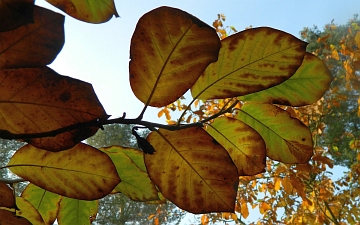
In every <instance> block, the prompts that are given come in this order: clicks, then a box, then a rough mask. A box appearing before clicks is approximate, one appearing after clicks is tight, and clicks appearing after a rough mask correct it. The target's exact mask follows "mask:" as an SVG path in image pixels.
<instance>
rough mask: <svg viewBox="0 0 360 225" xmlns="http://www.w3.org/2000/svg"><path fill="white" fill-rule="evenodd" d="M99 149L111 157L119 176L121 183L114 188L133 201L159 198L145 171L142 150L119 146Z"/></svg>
mask: <svg viewBox="0 0 360 225" xmlns="http://www.w3.org/2000/svg"><path fill="white" fill-rule="evenodd" d="M100 150H102V151H104V152H105V153H106V154H107V155H108V156H109V157H110V158H111V159H112V161H113V162H114V164H115V166H116V169H117V173H118V174H119V176H120V177H121V183H120V184H118V185H117V186H116V187H115V190H117V191H118V192H121V193H123V194H124V195H126V196H127V197H129V198H130V199H131V200H134V201H154V200H159V197H158V191H157V189H156V187H155V185H154V183H153V182H152V181H151V180H150V177H149V175H148V173H147V172H146V168H145V163H144V155H143V152H141V151H139V150H136V149H132V148H125V147H121V146H111V147H107V148H101V149H100ZM144 169H145V170H144Z"/></svg>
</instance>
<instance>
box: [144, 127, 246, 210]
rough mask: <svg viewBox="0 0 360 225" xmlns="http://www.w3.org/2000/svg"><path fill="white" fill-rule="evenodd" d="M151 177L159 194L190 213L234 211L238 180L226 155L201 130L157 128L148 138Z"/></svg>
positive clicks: (146, 156) (148, 162) (148, 160)
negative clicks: (151, 153)
mask: <svg viewBox="0 0 360 225" xmlns="http://www.w3.org/2000/svg"><path fill="white" fill-rule="evenodd" d="M148 140H149V142H150V143H151V144H152V145H153V146H154V147H155V150H156V152H155V153H154V154H153V155H150V154H146V155H145V165H146V168H147V169H148V172H149V175H150V178H151V180H152V181H154V183H155V184H156V186H157V187H158V188H159V189H160V191H161V193H162V194H163V195H164V196H165V197H166V198H167V199H169V200H170V201H172V202H173V203H174V204H176V205H177V206H179V207H180V208H182V209H184V210H186V211H189V212H191V213H208V212H233V211H234V207H235V198H236V193H237V189H238V183H239V178H238V174H237V168H236V166H235V165H234V163H233V162H232V160H231V158H230V156H229V153H228V152H227V151H226V150H225V149H224V148H223V147H222V146H221V145H220V144H219V143H218V142H217V141H216V140H214V139H213V138H212V137H211V136H210V135H209V134H207V133H206V131H204V130H203V129H202V128H198V127H193V128H188V129H183V130H178V131H168V130H163V129H159V131H158V132H152V133H150V135H149V136H148Z"/></svg>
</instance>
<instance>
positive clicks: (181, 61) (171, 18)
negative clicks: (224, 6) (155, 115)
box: [129, 7, 220, 107]
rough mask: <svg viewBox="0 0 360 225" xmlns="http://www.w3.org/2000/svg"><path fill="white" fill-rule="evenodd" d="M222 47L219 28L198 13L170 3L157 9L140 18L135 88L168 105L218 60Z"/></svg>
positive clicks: (151, 101)
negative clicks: (173, 6) (194, 14)
mask: <svg viewBox="0 0 360 225" xmlns="http://www.w3.org/2000/svg"><path fill="white" fill-rule="evenodd" d="M199 37H201V38H199ZM219 48H220V40H219V37H218V36H217V34H216V32H215V30H214V29H213V28H211V27H209V26H208V25H207V24H205V23H204V22H202V21H200V20H199V19H197V18H196V17H194V16H192V15H190V14H188V13H186V12H184V11H181V10H179V9H174V8H170V7H160V8H157V9H154V10H152V11H150V12H148V13H146V14H145V15H144V16H143V17H141V18H140V20H139V22H138V24H137V26H136V29H135V32H134V34H133V37H132V39H131V46H130V58H131V61H130V68H129V69H130V84H131V88H132V90H133V92H134V94H135V95H136V97H137V98H138V99H139V100H140V101H142V102H143V103H145V104H148V105H151V106H157V107H161V106H165V105H168V104H170V103H172V102H174V101H175V100H176V99H178V98H180V97H181V96H182V95H183V94H184V93H185V92H186V91H187V90H188V89H189V88H190V87H191V86H192V85H193V84H194V83H195V81H196V80H197V79H198V77H199V76H200V74H201V73H202V72H203V71H204V69H205V68H206V67H207V66H208V65H209V63H211V62H214V61H216V60H217V57H218V52H219Z"/></svg>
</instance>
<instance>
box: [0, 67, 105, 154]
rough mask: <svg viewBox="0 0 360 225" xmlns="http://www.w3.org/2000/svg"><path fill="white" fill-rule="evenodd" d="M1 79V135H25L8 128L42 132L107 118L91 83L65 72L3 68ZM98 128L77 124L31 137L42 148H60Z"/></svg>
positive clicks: (45, 68)
mask: <svg viewBox="0 0 360 225" xmlns="http://www.w3.org/2000/svg"><path fill="white" fill-rule="evenodd" d="M0 80H1V83H0V91H1V93H2V94H1V95H0V119H1V121H2V122H1V123H0V130H1V131H2V132H0V137H1V138H8V139H11V138H12V139H14V138H15V139H21V137H11V135H10V134H8V132H11V133H12V134H31V133H42V132H49V131H53V130H56V129H60V128H63V127H66V126H70V125H74V124H79V123H85V122H90V121H96V120H98V119H102V118H107V115H106V113H105V110H104V109H103V107H102V105H101V103H100V102H99V100H98V98H97V96H96V94H95V92H94V90H93V88H92V86H91V84H89V83H86V82H83V81H80V80H76V79H73V78H70V77H66V76H61V75H59V74H57V73H56V72H55V71H53V70H51V69H50V68H48V67H41V68H23V69H4V70H0ZM97 130H98V127H90V128H89V127H85V128H77V129H74V130H70V131H67V132H65V133H61V134H59V135H56V136H55V137H46V138H36V139H30V140H27V141H28V143H30V144H32V145H34V146H36V147H38V148H42V149H46V150H49V151H59V150H64V149H68V148H71V147H73V146H74V145H75V144H77V143H78V142H79V141H81V140H84V139H86V138H88V137H90V136H92V135H93V134H95V133H96V131H97ZM5 131H8V132H5ZM52 136H54V135H52Z"/></svg>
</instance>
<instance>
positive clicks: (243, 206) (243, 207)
mask: <svg viewBox="0 0 360 225" xmlns="http://www.w3.org/2000/svg"><path fill="white" fill-rule="evenodd" d="M240 213H241V215H242V216H243V217H244V218H245V219H246V218H247V217H248V216H249V209H248V207H247V203H246V202H242V203H241V211H240Z"/></svg>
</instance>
